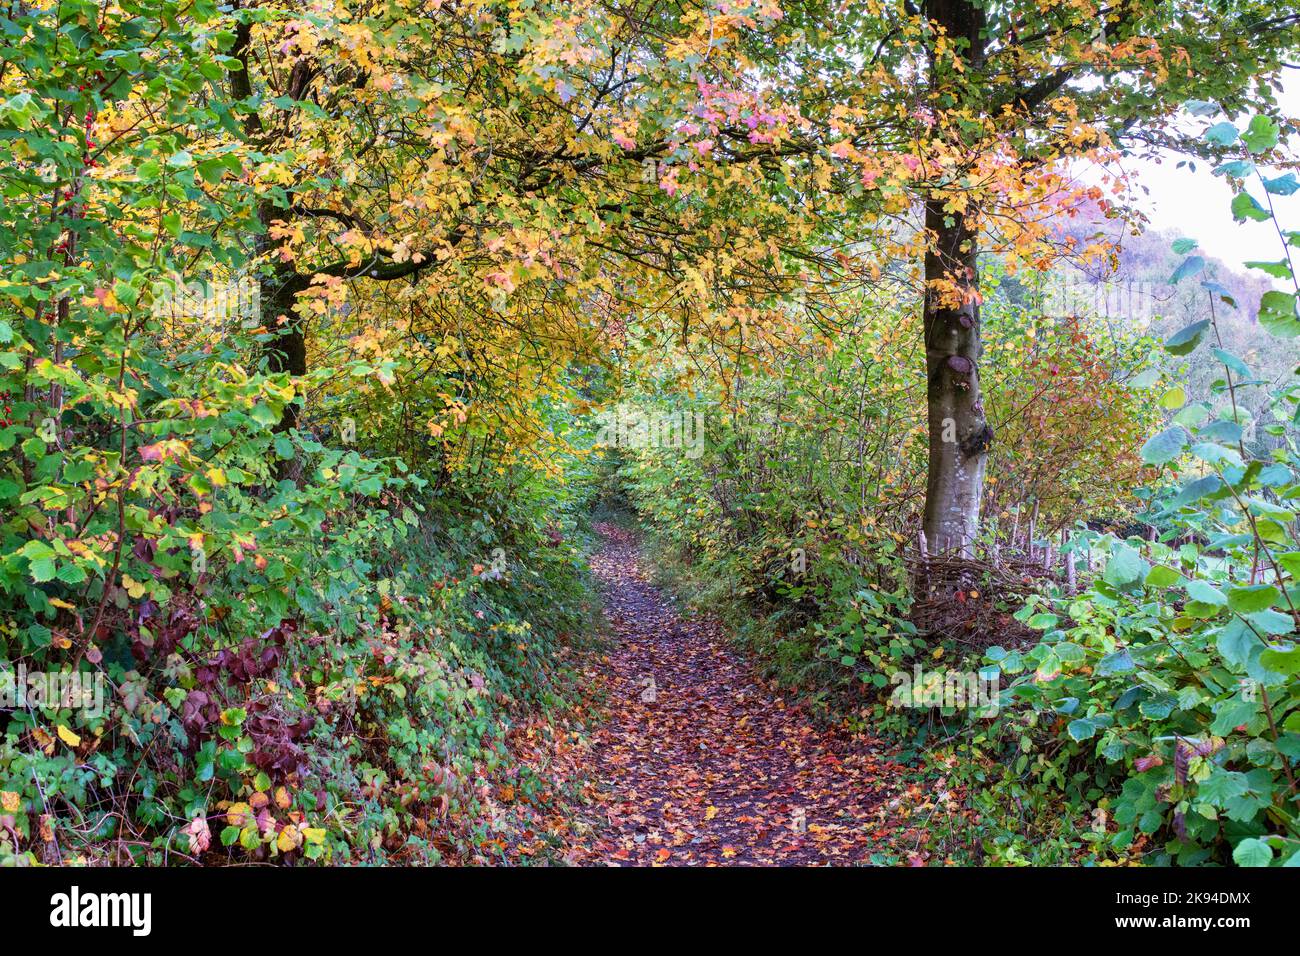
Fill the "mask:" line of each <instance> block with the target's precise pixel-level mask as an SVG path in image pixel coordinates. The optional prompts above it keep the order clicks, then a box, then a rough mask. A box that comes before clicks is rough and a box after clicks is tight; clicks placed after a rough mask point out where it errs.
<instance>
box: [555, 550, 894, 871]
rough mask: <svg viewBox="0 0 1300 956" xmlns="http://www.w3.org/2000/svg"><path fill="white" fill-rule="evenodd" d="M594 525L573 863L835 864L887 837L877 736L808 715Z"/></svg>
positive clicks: (862, 857) (864, 855) (886, 775)
mask: <svg viewBox="0 0 1300 956" xmlns="http://www.w3.org/2000/svg"><path fill="white" fill-rule="evenodd" d="M600 530H601V533H602V534H603V535H604V537H605V539H606V541H605V546H604V548H603V549H602V550H601V551H600V552H599V553H598V554H597V555H595V556H594V558H593V560H592V568H593V570H594V572H595V575H596V577H597V580H598V581H599V583H600V585H601V588H602V590H603V592H604V596H605V607H606V615H607V617H608V618H609V620H610V621H611V622H612V624H613V629H614V642H613V646H612V647H611V649H610V651H609V654H608V657H607V658H606V659H605V660H604V662H603V668H602V675H601V678H602V680H603V681H604V684H605V691H606V694H607V704H606V707H607V710H608V716H607V719H606V721H605V722H604V724H603V725H602V726H601V728H600V729H599V730H597V731H596V733H595V736H594V739H593V740H592V761H593V764H594V767H593V770H594V774H595V776H596V778H597V780H596V783H597V787H598V793H599V796H598V799H597V803H596V807H595V810H596V819H595V820H594V827H593V830H594V832H593V834H592V835H591V837H590V838H589V839H588V840H587V841H586V845H585V846H584V847H583V850H582V851H581V854H580V862H584V863H588V864H600V863H605V864H612V865H646V864H663V865H684V864H685V865H692V864H693V865H710V864H723V865H736V864H751V865H753V864H759V865H762V864H769V865H770V864H777V865H826V864H836V865H846V864H854V863H868V862H870V858H871V855H872V853H873V852H875V851H877V850H884V849H887V845H886V844H887V839H888V835H889V834H890V832H891V831H892V829H893V828H892V827H891V826H889V825H888V823H887V820H886V817H887V815H888V813H889V810H888V804H889V802H890V800H889V798H890V796H891V789H890V786H889V783H888V782H889V781H890V780H894V779H897V778H898V773H897V771H898V769H900V768H899V767H897V765H895V764H893V763H892V762H891V760H890V755H889V752H888V750H887V749H886V748H885V747H884V745H882V744H880V743H879V742H878V741H875V740H872V739H870V738H867V737H863V736H852V735H849V734H846V733H841V732H837V731H835V730H828V729H822V728H819V727H818V726H816V725H815V724H814V723H813V722H812V721H811V720H810V719H809V717H808V716H807V715H806V714H804V713H803V712H802V711H801V710H800V708H799V707H797V706H796V705H794V704H793V703H792V702H790V701H787V700H784V699H783V698H782V697H781V696H780V694H779V693H778V692H777V691H776V690H773V689H769V687H768V685H766V684H765V683H764V682H763V681H762V680H761V679H760V678H759V677H758V675H756V674H755V673H754V672H753V670H752V668H751V667H750V666H749V665H748V664H747V663H746V662H745V661H744V660H743V659H742V658H741V657H739V656H738V655H736V654H735V653H733V652H732V651H731V650H729V649H728V648H727V647H726V646H725V643H724V637H723V636H722V634H721V633H720V628H719V626H718V624H717V623H716V622H715V621H711V620H709V619H708V618H703V617H696V616H691V617H683V616H682V614H681V613H679V611H678V610H677V609H676V608H675V607H674V605H673V602H672V601H671V600H669V599H668V598H667V597H666V596H665V595H664V594H663V593H661V592H660V590H659V589H658V588H656V587H655V586H654V585H652V584H651V583H650V582H649V580H648V579H647V575H646V573H645V571H644V569H643V563H642V557H641V554H640V551H639V549H638V547H637V544H636V541H635V539H634V538H633V537H632V535H631V534H630V533H629V532H627V531H625V530H623V529H620V528H617V527H614V526H610V525H604V526H601V529H600ZM651 681H653V683H651ZM894 803H895V805H896V803H897V801H894Z"/></svg>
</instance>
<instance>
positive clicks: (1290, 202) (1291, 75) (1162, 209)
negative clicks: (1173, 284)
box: [1125, 70, 1300, 276]
mask: <svg viewBox="0 0 1300 956" xmlns="http://www.w3.org/2000/svg"><path fill="white" fill-rule="evenodd" d="M1283 79H1284V90H1283V93H1282V95H1281V96H1280V97H1279V102H1280V104H1281V106H1282V108H1283V111H1284V112H1285V114H1286V115H1287V116H1291V117H1300V70H1286V71H1284V77H1283ZM1223 119H1224V117H1223V116H1221V115H1220V116H1212V117H1195V118H1194V120H1195V123H1194V126H1193V127H1191V128H1194V129H1196V130H1202V129H1204V128H1205V127H1207V126H1209V125H1210V124H1212V123H1217V122H1219V121H1221V120H1223ZM1248 119H1249V117H1236V118H1234V121H1235V123H1236V125H1237V127H1238V129H1240V128H1242V127H1243V126H1244V125H1245V122H1246V120H1248ZM1290 152H1291V153H1292V155H1295V154H1297V152H1300V151H1297V149H1296V148H1295V144H1294V143H1293V144H1292V147H1291V150H1290ZM1180 158H1182V157H1179V156H1177V155H1176V154H1173V153H1165V154H1164V158H1163V160H1162V161H1160V162H1157V161H1154V160H1140V159H1132V158H1130V159H1127V160H1125V166H1126V167H1127V168H1128V169H1130V170H1132V171H1134V172H1135V173H1136V174H1137V180H1138V183H1139V184H1140V185H1141V186H1145V187H1146V188H1147V189H1148V190H1149V191H1150V192H1149V194H1144V193H1143V192H1142V191H1141V190H1140V189H1139V190H1137V192H1136V196H1137V198H1138V202H1137V205H1138V207H1139V208H1141V209H1142V210H1143V212H1145V213H1146V214H1147V215H1148V216H1149V217H1150V219H1151V227H1152V228H1155V229H1168V230H1170V231H1172V232H1175V233H1178V234H1179V235H1180V236H1185V237H1187V238H1189V239H1195V240H1197V242H1198V243H1199V245H1200V249H1201V251H1203V252H1205V253H1207V254H1209V255H1211V256H1214V257H1216V258H1219V259H1222V260H1223V261H1224V262H1225V263H1226V264H1227V265H1229V266H1232V267H1234V268H1239V267H1240V264H1241V263H1242V262H1248V261H1250V260H1263V261H1272V262H1276V261H1277V260H1279V259H1281V258H1282V252H1283V250H1282V245H1281V240H1279V239H1278V236H1277V232H1276V230H1275V227H1274V225H1273V223H1272V222H1251V221H1249V220H1248V221H1246V222H1244V223H1237V222H1234V221H1233V218H1232V213H1231V212H1229V211H1228V207H1229V204H1230V203H1231V202H1232V190H1231V189H1229V188H1228V185H1227V183H1225V182H1224V180H1223V177H1222V176H1215V175H1213V174H1212V170H1213V168H1214V164H1213V163H1203V162H1197V163H1196V171H1195V172H1192V171H1191V170H1189V169H1188V167H1186V166H1184V167H1183V168H1181V169H1178V168H1176V167H1177V163H1178V160H1179V159H1180ZM1273 175H1277V173H1276V172H1275V173H1274V174H1273ZM1249 188H1250V191H1251V193H1252V194H1253V195H1254V196H1255V198H1256V199H1258V200H1259V201H1260V203H1261V204H1264V201H1263V196H1264V190H1263V187H1262V186H1261V185H1260V184H1259V182H1258V181H1257V180H1256V181H1255V182H1254V183H1251V184H1249ZM1272 199H1273V206H1274V209H1275V210H1276V211H1277V214H1278V219H1279V220H1280V221H1281V224H1282V226H1283V228H1286V229H1300V192H1297V193H1295V194H1293V195H1291V196H1273V197H1272ZM1255 274H1256V275H1261V276H1262V275H1263V273H1262V272H1259V273H1255Z"/></svg>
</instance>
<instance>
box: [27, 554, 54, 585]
mask: <svg viewBox="0 0 1300 956" xmlns="http://www.w3.org/2000/svg"><path fill="white" fill-rule="evenodd" d="M28 570H29V571H30V572H31V575H32V580H33V581H35V582H36V583H37V584H43V583H44V582H46V581H53V580H54V574H55V567H54V559H53V558H37V559H36V560H35V561H33V562H31V565H30V567H29V568H28Z"/></svg>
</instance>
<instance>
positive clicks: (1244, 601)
mask: <svg viewBox="0 0 1300 956" xmlns="http://www.w3.org/2000/svg"><path fill="white" fill-rule="evenodd" d="M1281 596H1282V594H1281V592H1279V591H1278V589H1277V588H1275V587H1273V585H1271V584H1254V585H1251V586H1249V587H1242V588H1232V589H1231V590H1230V591H1228V607H1229V609H1231V610H1233V611H1236V612H1237V613H1238V614H1253V613H1255V612H1256V611H1263V610H1265V609H1267V608H1270V607H1272V606H1273V604H1274V602H1276V601H1277V599H1278V598H1280V597H1281Z"/></svg>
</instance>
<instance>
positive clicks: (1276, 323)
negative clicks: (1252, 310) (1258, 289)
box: [1259, 289, 1300, 339]
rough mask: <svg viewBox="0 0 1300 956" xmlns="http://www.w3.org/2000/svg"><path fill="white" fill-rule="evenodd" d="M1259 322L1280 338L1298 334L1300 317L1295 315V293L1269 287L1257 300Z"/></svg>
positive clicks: (1293, 336) (1299, 332)
mask: <svg viewBox="0 0 1300 956" xmlns="http://www.w3.org/2000/svg"><path fill="white" fill-rule="evenodd" d="M1259 324H1260V325H1262V326H1263V327H1264V329H1265V330H1266V331H1267V332H1268V333H1269V334H1270V335H1274V336H1277V337H1278V338H1280V339H1293V338H1295V337H1296V336H1298V335H1300V318H1297V316H1296V294H1295V293H1294V292H1279V291H1277V290H1276V289H1270V290H1269V291H1268V292H1265V293H1264V295H1263V296H1262V297H1261V298H1260V300H1259Z"/></svg>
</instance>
